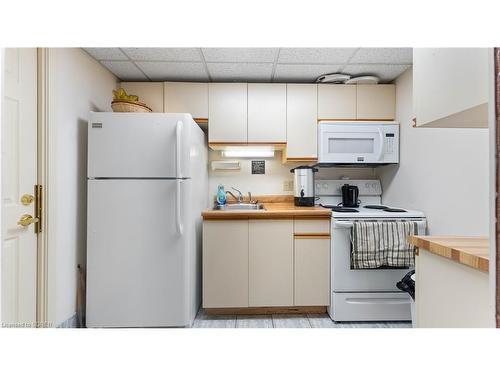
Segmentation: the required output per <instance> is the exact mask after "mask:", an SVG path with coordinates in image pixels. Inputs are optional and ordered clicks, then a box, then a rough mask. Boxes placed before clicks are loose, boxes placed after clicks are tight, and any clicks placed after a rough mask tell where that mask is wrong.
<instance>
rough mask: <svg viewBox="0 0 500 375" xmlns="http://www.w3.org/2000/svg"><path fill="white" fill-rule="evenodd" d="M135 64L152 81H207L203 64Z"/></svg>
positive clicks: (157, 62) (140, 62)
mask: <svg viewBox="0 0 500 375" xmlns="http://www.w3.org/2000/svg"><path fill="white" fill-rule="evenodd" d="M136 64H137V66H139V68H141V69H142V71H143V72H144V73H145V74H146V75H147V76H148V77H149V78H151V79H152V80H154V81H195V82H207V81H208V75H207V72H206V70H205V67H204V66H203V63H197V62H182V63H180V62H161V61H156V62H155V61H138V62H137V63H136Z"/></svg>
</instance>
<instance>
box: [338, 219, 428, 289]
mask: <svg viewBox="0 0 500 375" xmlns="http://www.w3.org/2000/svg"><path fill="white" fill-rule="evenodd" d="M377 220H378V219H377ZM392 220H394V219H392ZM405 220H412V219H405ZM415 221H417V222H418V234H425V227H426V222H425V220H422V219H421V218H417V219H415ZM352 227H353V221H349V220H337V219H334V220H332V237H331V238H332V241H331V257H330V259H331V272H332V274H331V287H332V292H391V291H399V289H398V288H397V287H396V283H397V282H398V281H400V280H401V279H402V278H403V276H404V275H405V274H406V273H407V272H408V271H409V270H408V269H368V270H359V269H351V229H352Z"/></svg>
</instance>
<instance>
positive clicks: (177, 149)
mask: <svg viewBox="0 0 500 375" xmlns="http://www.w3.org/2000/svg"><path fill="white" fill-rule="evenodd" d="M181 130H182V121H180V120H179V121H177V125H176V126H175V138H176V139H175V140H176V143H175V152H176V155H175V163H176V165H175V175H176V177H177V178H182V173H181V149H182V145H181Z"/></svg>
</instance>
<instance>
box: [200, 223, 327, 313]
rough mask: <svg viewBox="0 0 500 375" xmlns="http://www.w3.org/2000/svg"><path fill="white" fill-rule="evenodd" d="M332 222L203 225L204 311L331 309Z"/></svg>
mask: <svg viewBox="0 0 500 375" xmlns="http://www.w3.org/2000/svg"><path fill="white" fill-rule="evenodd" d="M329 222H330V221H329V220H328V219H323V220H294V219H293V218H290V219H279V220H278V219H276V220H275V219H259V220H213V221H212V220H205V221H204V222H203V307H204V308H245V307H293V306H327V305H329V303H330V237H329V236H330V233H329ZM297 230H300V231H301V232H300V234H298V232H297ZM294 232H295V234H294Z"/></svg>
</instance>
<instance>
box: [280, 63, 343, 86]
mask: <svg viewBox="0 0 500 375" xmlns="http://www.w3.org/2000/svg"><path fill="white" fill-rule="evenodd" d="M342 66H343V64H342V65H340V64H338V65H314V64H307V65H298V64H278V65H277V66H276V72H275V74H274V80H273V82H314V81H316V79H317V78H318V77H319V76H321V75H323V74H327V73H338V72H339V71H340V69H341V68H342Z"/></svg>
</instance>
